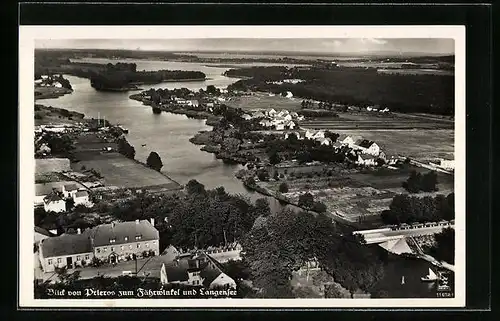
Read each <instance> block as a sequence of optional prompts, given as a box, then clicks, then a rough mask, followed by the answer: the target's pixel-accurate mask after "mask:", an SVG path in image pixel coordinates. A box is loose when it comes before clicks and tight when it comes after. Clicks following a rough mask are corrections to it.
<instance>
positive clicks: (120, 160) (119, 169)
mask: <svg viewBox="0 0 500 321" xmlns="http://www.w3.org/2000/svg"><path fill="white" fill-rule="evenodd" d="M71 166H72V168H73V169H74V170H75V171H81V168H82V166H85V168H87V169H91V168H93V169H95V170H96V171H98V172H99V173H100V174H101V175H102V176H103V177H104V178H103V181H104V184H105V185H113V186H118V187H127V188H153V187H157V186H158V187H160V186H161V187H162V188H163V187H166V188H169V189H176V188H178V187H179V185H178V184H177V183H175V182H174V181H172V180H170V179H168V178H167V177H166V176H164V175H163V174H161V173H159V172H157V171H155V170H153V169H150V168H148V167H146V166H145V165H143V164H140V163H139V162H137V161H134V160H131V159H128V158H126V157H125V156H123V155H121V154H119V153H106V154H102V155H101V156H99V157H97V156H96V155H93V157H92V159H87V160H81V161H79V162H78V163H73V164H72V165H71Z"/></svg>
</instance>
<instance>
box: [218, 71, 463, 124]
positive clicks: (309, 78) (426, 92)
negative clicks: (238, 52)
mask: <svg viewBox="0 0 500 321" xmlns="http://www.w3.org/2000/svg"><path fill="white" fill-rule="evenodd" d="M226 75H227V76H231V77H245V78H246V79H242V80H239V81H237V82H235V83H234V84H232V85H230V86H229V87H228V90H240V91H245V90H251V91H265V92H273V93H275V94H280V93H282V92H286V91H290V92H292V94H293V95H294V96H295V97H300V98H303V99H314V100H318V101H323V102H331V103H335V104H342V105H354V106H371V105H380V106H381V107H383V108H389V109H390V110H391V111H398V112H408V113H409V112H419V113H431V114H441V115H450V116H451V115H454V86H455V84H454V77H453V76H444V75H410V74H406V75H402V74H384V73H378V72H377V70H376V69H374V68H344V67H336V68H330V69H319V68H310V69H303V68H291V69H288V68H286V67H249V68H241V69H230V70H228V71H227V72H226ZM284 79H301V80H304V81H303V82H299V83H296V84H292V83H282V84H274V83H273V82H274V81H279V80H284Z"/></svg>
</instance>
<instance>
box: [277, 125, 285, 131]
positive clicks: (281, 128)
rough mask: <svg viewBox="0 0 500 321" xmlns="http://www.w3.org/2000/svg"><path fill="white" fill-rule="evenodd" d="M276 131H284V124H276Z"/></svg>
mask: <svg viewBox="0 0 500 321" xmlns="http://www.w3.org/2000/svg"><path fill="white" fill-rule="evenodd" d="M275 126H276V130H284V129H285V124H283V123H279V124H276V125H275Z"/></svg>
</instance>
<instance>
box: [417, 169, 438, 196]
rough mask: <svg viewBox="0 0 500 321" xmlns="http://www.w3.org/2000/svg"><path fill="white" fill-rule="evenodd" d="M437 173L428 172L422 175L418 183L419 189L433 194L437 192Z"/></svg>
mask: <svg viewBox="0 0 500 321" xmlns="http://www.w3.org/2000/svg"><path fill="white" fill-rule="evenodd" d="M437 184H438V179H437V173H436V172H435V171H430V172H428V173H426V174H424V175H422V180H421V183H420V189H421V190H422V191H424V192H434V191H437V190H438V188H437Z"/></svg>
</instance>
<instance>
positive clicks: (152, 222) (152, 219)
mask: <svg viewBox="0 0 500 321" xmlns="http://www.w3.org/2000/svg"><path fill="white" fill-rule="evenodd" d="M151 225H153V226H155V219H154V218H151Z"/></svg>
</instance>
